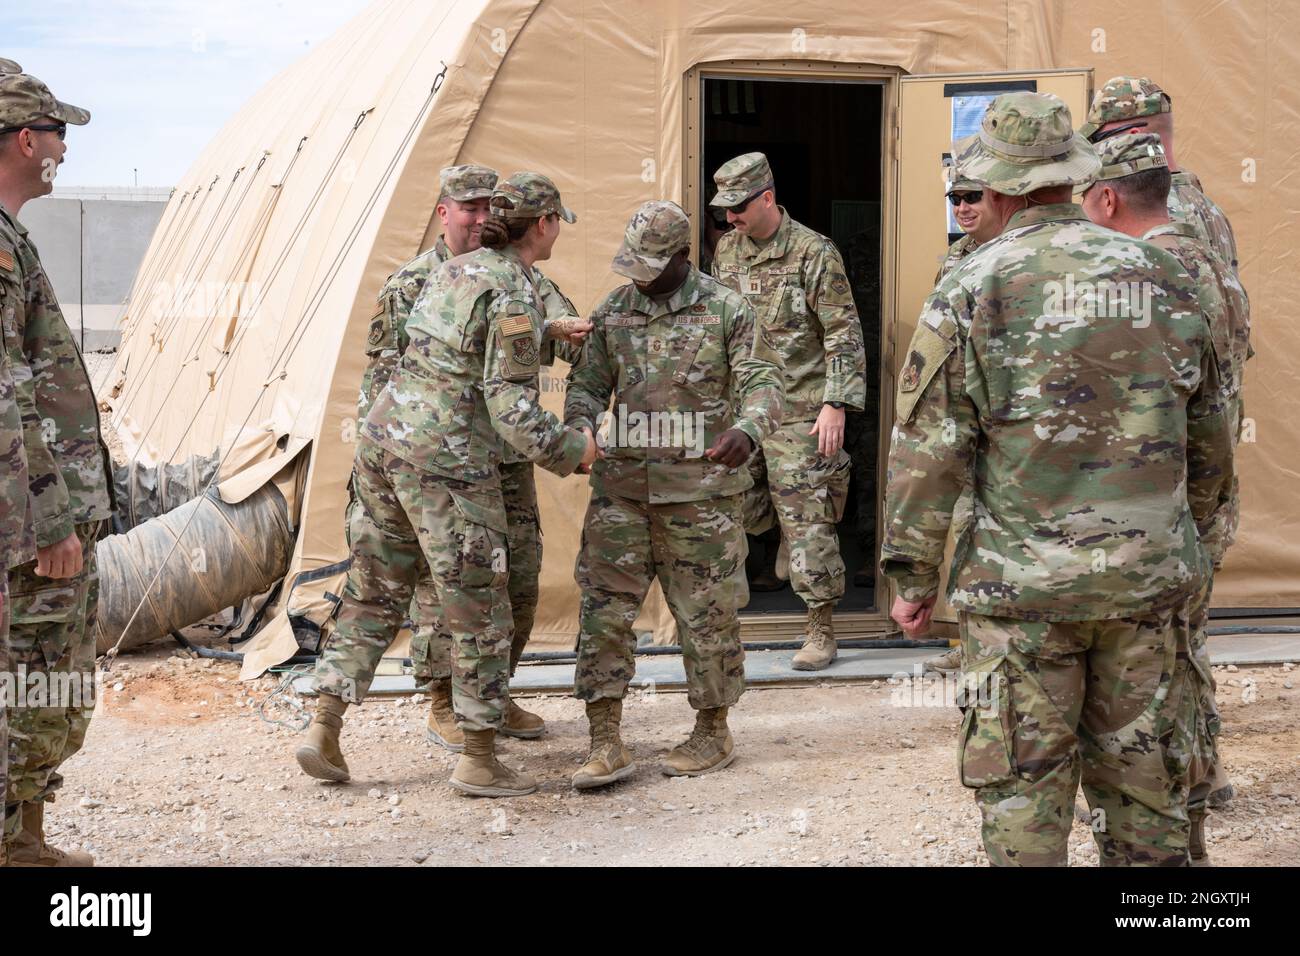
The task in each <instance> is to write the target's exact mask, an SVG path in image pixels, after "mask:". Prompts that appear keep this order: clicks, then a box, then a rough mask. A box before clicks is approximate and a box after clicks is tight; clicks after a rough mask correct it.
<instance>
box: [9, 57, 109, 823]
mask: <svg viewBox="0 0 1300 956" xmlns="http://www.w3.org/2000/svg"><path fill="white" fill-rule="evenodd" d="M46 117H49V118H53V119H55V120H57V121H59V122H64V123H72V124H76V125H83V124H85V123H87V122H89V120H90V114H89V113H87V112H86V111H85V110H82V109H79V108H78V107H75V106H71V105H69V104H66V103H61V102H59V101H58V100H56V99H55V98H54V96H53V95H52V94H51V93H50V91H49V89H48V88H47V87H46V86H45V85H44V84H43V83H41V82H40V81H39V80H37V79H36V78H35V77H32V76H29V75H27V74H21V73H20V74H12V75H4V76H0V126H4V127H12V126H22V125H25V124H30V123H35V122H37V121H38V120H39V119H42V118H46ZM0 267H3V268H0V272H3V274H4V278H3V280H0V281H3V283H4V284H6V286H7V288H8V289H9V290H10V291H9V292H8V294H7V295H6V296H5V299H6V306H5V313H4V317H3V320H4V324H5V331H4V335H5V345H6V348H7V350H8V354H9V364H10V367H11V370H12V374H13V381H14V386H15V388H16V393H17V402H18V408H19V412H20V415H21V418H22V425H23V445H24V447H25V450H26V454H27V463H28V487H29V489H30V494H31V507H32V517H33V527H34V532H35V543H36V546H37V547H46V546H48V545H52V544H57V543H58V542H60V541H62V540H64V539H65V538H67V537H68V535H70V534H72V533H73V532H74V531H75V532H76V534H77V537H78V539H79V540H80V542H81V547H82V558H83V565H82V570H81V572H80V573H78V574H77V575H74V576H73V577H70V578H61V579H58V580H54V579H51V578H46V577H41V576H38V575H37V574H36V563H35V561H34V560H33V561H29V562H27V563H25V564H21V565H19V566H17V567H14V568H11V569H10V571H9V581H8V587H9V601H10V602H11V617H10V634H9V639H10V651H11V661H12V663H13V665H14V667H15V668H18V667H25V668H26V670H27V672H28V673H29V674H30V673H35V672H45V673H47V674H58V673H75V674H79V675H81V679H82V683H81V687H82V689H83V690H84V691H85V693H86V695H87V697H88V698H89V700H87V701H83V702H91V701H93V690H94V687H93V685H94V663H95V638H94V615H95V608H96V605H97V603H98V576H97V574H96V569H95V541H96V540H97V539H98V537H99V534H100V531H101V529H102V527H103V523H104V520H105V519H106V518H108V517H109V515H110V514H111V512H112V498H111V495H112V491H111V488H112V482H111V481H110V480H109V476H110V475H111V474H112V470H111V464H110V460H109V456H108V449H107V448H106V447H105V446H104V443H103V441H102V439H101V438H100V432H99V408H98V405H97V404H96V401H95V395H94V391H93V389H92V388H91V384H90V376H89V375H88V374H87V372H86V366H85V363H84V362H83V361H82V358H81V353H80V352H79V351H78V349H77V346H76V343H75V342H74V340H73V338H72V332H71V330H70V329H69V328H68V324H67V322H66V321H65V320H64V318H63V314H62V312H61V311H60V310H59V305H58V302H57V301H56V299H55V296H54V290H53V288H52V287H51V285H50V282H49V279H48V277H47V276H46V274H45V271H44V269H43V268H42V267H41V263H40V258H39V256H38V254H37V251H36V247H35V246H34V245H33V244H32V242H31V240H30V239H29V238H28V235H27V230H26V229H25V228H23V226H22V225H20V224H19V223H18V222H17V220H16V219H15V218H14V217H13V216H12V215H10V213H9V212H8V211H7V210H4V209H0ZM56 683H57V682H56ZM70 704H71V702H67V703H66V704H65V705H63V706H51V707H25V708H20V709H17V710H15V711H14V713H13V714H12V715H11V716H10V724H9V730H10V741H9V743H10V748H9V749H10V753H9V780H8V787H7V789H6V793H5V803H6V816H7V818H8V820H7V823H6V829H7V830H11V829H12V828H13V827H15V826H16V823H15V822H14V821H13V816H14V815H15V814H18V813H19V812H20V807H21V804H23V803H32V802H36V801H41V800H46V799H52V796H53V794H54V792H55V791H56V790H58V789H59V788H60V787H61V786H62V783H63V778H62V777H61V776H60V775H59V773H58V772H57V771H58V768H59V766H61V765H62V764H63V762H64V761H65V760H67V759H68V758H69V757H71V756H72V755H73V754H74V753H76V752H77V751H78V750H79V749H80V748H81V744H82V742H83V741H84V739H85V734H86V728H87V726H88V724H89V722H90V714H91V710H92V707H86V708H82V707H73V706H70Z"/></svg>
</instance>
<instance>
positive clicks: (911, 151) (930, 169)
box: [886, 69, 1092, 621]
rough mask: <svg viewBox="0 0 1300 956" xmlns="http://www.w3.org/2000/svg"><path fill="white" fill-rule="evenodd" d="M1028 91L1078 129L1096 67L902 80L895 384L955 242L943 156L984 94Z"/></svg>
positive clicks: (945, 617) (940, 615)
mask: <svg viewBox="0 0 1300 956" xmlns="http://www.w3.org/2000/svg"><path fill="white" fill-rule="evenodd" d="M1025 89H1027V90H1030V91H1033V92H1038V93H1053V94H1055V95H1056V96H1059V97H1060V98H1061V99H1063V100H1064V101H1065V103H1066V105H1067V106H1069V107H1070V114H1071V116H1072V117H1073V118H1074V124H1075V126H1076V127H1077V126H1079V125H1080V124H1082V123H1083V120H1084V116H1085V115H1086V113H1087V111H1088V104H1089V103H1090V102H1091V101H1092V70H1090V69H1087V70H1048V71H1043V72H1038V73H965V74H939V75H933V76H908V77H902V78H901V79H900V80H899V95H898V111H897V112H896V113H895V115H894V130H893V139H894V144H895V149H896V151H897V152H896V154H895V156H896V162H895V165H894V168H895V169H896V170H897V173H898V185H897V193H896V196H897V202H896V204H895V206H894V210H895V216H896V219H895V229H894V237H895V249H896V255H895V257H894V270H895V274H894V289H895V297H894V318H893V326H892V328H891V336H890V341H891V343H892V349H891V351H890V354H889V355H888V357H887V360H886V361H887V366H888V368H889V370H890V373H891V375H892V376H893V377H894V381H895V382H896V381H897V376H898V372H899V367H900V365H901V362H902V361H903V357H904V356H905V354H906V350H907V343H908V342H910V341H911V339H912V332H913V331H914V330H915V328H916V321H917V318H918V317H919V316H920V314H921V306H922V305H923V304H924V303H925V299H926V297H927V296H928V295H929V294H930V291H931V290H932V289H933V288H934V276H935V273H936V272H937V271H938V269H939V265H940V263H942V262H943V259H944V254H945V253H946V251H947V248H948V241H949V240H948V223H949V218H948V209H947V199H946V198H945V196H944V181H943V159H944V156H945V154H948V153H951V151H952V140H953V134H954V129H953V127H954V124H956V125H958V126H962V125H963V124H970V123H972V122H978V116H979V113H980V112H981V108H980V107H981V103H982V102H983V100H985V99H987V98H990V97H992V96H994V95H996V94H998V93H1004V92H1009V91H1012V90H1025ZM954 107H956V110H954ZM975 128H976V129H977V128H978V126H976V127H975ZM970 131H971V132H973V131H974V130H973V129H971V130H970ZM958 132H959V133H960V132H961V130H960V129H959V130H958ZM954 228H955V227H954ZM891 394H892V393H891ZM951 556H952V542H951V541H949V546H948V554H947V555H946V556H945V559H944V581H943V590H944V591H946V589H947V586H948V582H947V576H948V575H947V571H948V567H947V566H948V560H949V559H950V558H951ZM942 593H943V592H942V591H941V594H942ZM891 600H892V596H891ZM935 618H936V620H942V621H955V620H956V615H955V614H954V613H953V611H952V609H951V608H949V607H948V605H947V603H946V602H944V601H943V600H942V598H940V601H939V606H938V607H937V608H936V610H935Z"/></svg>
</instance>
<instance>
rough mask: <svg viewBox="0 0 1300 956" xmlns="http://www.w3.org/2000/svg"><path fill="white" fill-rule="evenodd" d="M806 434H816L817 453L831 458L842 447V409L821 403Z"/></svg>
mask: <svg viewBox="0 0 1300 956" xmlns="http://www.w3.org/2000/svg"><path fill="white" fill-rule="evenodd" d="M808 434H809V435H816V436H817V452H818V454H820V455H821V456H822V457H823V458H833V457H834V456H835V455H837V454H838V453H839V450H840V449H841V448H843V447H844V409H842V408H831V407H830V406H829V405H823V406H822V410H821V411H820V412H818V413H817V421H816V422H815V423H814V424H813V427H812V430H811V431H809V432H808Z"/></svg>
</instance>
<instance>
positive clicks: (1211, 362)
mask: <svg viewBox="0 0 1300 956" xmlns="http://www.w3.org/2000/svg"><path fill="white" fill-rule="evenodd" d="M1233 479H1234V464H1233V442H1232V423H1231V422H1229V420H1228V410H1227V405H1226V403H1225V402H1224V400H1223V390H1222V388H1221V384H1220V380H1219V369H1218V363H1217V362H1216V361H1215V357H1214V350H1213V346H1212V344H1211V342H1210V340H1209V336H1208V334H1207V336H1206V342H1205V348H1204V350H1203V351H1202V353H1201V380H1200V387H1199V388H1198V389H1197V391H1196V392H1195V394H1193V396H1192V399H1191V401H1190V402H1188V405H1187V503H1188V505H1189V506H1190V507H1191V509H1192V517H1193V518H1195V519H1196V527H1197V529H1198V531H1199V532H1200V534H1201V538H1202V544H1203V545H1204V546H1205V549H1206V551H1207V552H1209V554H1210V557H1211V558H1212V559H1213V560H1214V562H1215V564H1218V563H1219V562H1220V561H1222V560H1223V554H1224V551H1225V550H1226V549H1227V535H1226V534H1225V533H1224V529H1225V528H1226V527H1228V525H1229V524H1230V523H1231V514H1230V512H1231V502H1232V490H1233Z"/></svg>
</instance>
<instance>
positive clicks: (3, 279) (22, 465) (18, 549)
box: [0, 253, 36, 860]
mask: <svg viewBox="0 0 1300 956" xmlns="http://www.w3.org/2000/svg"><path fill="white" fill-rule="evenodd" d="M7 262H8V260H7V259H5V257H4V254H3V253H0V335H2V336H3V340H2V344H3V347H2V348H0V674H3V675H10V674H12V673H13V667H12V665H11V663H10V659H9V575H8V570H9V569H10V568H16V567H18V566H19V565H21V564H25V563H26V562H28V561H31V560H32V559H33V558H34V557H35V556H36V542H35V538H34V536H33V532H32V513H31V499H30V498H29V496H28V491H27V489H28V477H27V454H26V452H25V451H24V450H23V426H22V418H21V417H20V415H19V413H18V402H17V395H16V392H15V389H14V379H13V374H12V372H11V371H10V368H9V355H10V345H9V334H10V327H11V323H10V321H9V319H8V316H9V314H10V313H11V312H16V311H17V308H18V305H19V302H20V300H21V289H20V287H19V286H18V285H17V283H15V282H12V281H10V277H11V275H12V274H13V273H12V272H11V271H10V270H9V269H7V268H6V267H5V265H6V263H7ZM4 691H5V687H3V686H0V793H3V792H5V789H6V787H7V785H8V780H9V777H8V766H9V726H8V720H7V712H6V702H7V701H6V694H5V693H4ZM5 822H6V824H8V825H11V826H17V824H18V822H19V821H18V815H17V814H14V815H13V819H12V820H9V819H6V821H5ZM7 832H8V831H6V833H7ZM3 857H4V852H3V849H2V848H0V860H2V859H3Z"/></svg>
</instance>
